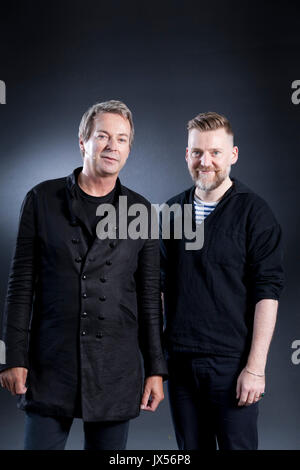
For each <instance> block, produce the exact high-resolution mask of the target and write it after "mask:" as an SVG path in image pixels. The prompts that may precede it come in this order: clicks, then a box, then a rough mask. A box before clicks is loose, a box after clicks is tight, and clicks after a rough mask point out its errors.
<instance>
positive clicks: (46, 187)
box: [29, 177, 67, 196]
mask: <svg viewBox="0 0 300 470" xmlns="http://www.w3.org/2000/svg"><path fill="white" fill-rule="evenodd" d="M66 182H67V178H66V177H62V178H55V179H50V180H45V181H41V182H40V183H38V184H36V185H35V186H33V187H32V188H31V189H30V191H29V192H30V193H32V194H33V195H37V196H39V195H42V194H46V193H51V192H53V191H57V190H58V189H61V188H64V187H65V186H66Z"/></svg>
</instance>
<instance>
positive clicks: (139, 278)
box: [1, 168, 167, 421]
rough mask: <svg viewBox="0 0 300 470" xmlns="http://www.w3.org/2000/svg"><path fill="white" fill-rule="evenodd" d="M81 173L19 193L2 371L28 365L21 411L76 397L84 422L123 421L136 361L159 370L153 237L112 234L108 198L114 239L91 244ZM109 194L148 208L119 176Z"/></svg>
mask: <svg viewBox="0 0 300 470" xmlns="http://www.w3.org/2000/svg"><path fill="white" fill-rule="evenodd" d="M80 171H81V168H77V169H76V170H74V172H73V173H72V174H71V175H69V176H68V177H64V178H59V179H54V180H48V181H44V182H42V183H40V184H38V185H37V186H35V187H34V188H32V189H31V190H30V191H29V192H28V193H27V195H26V197H25V199H24V201H23V204H22V208H21V214H20V220H19V229H18V235H17V242H16V248H15V253H14V256H13V260H12V265H11V270H10V276H9V282H8V290H7V298H6V303H5V311H4V332H3V339H4V341H5V343H6V364H5V365H3V366H1V369H2V370H3V369H5V368H8V367H17V366H19V367H26V368H27V369H28V376H27V382H26V385H27V387H28V388H27V392H26V393H25V394H24V395H21V396H20V397H19V399H18V407H19V408H21V409H26V410H31V411H37V412H39V413H41V414H45V415H50V416H51V415H61V416H76V400H77V399H78V396H79V399H80V400H81V412H82V419H83V420H84V421H116V420H125V419H130V418H134V417H136V416H137V415H138V414H139V410H140V400H141V396H142V392H143V366H144V373H145V376H151V375H163V376H164V375H166V373H167V370H166V365H165V361H164V358H163V352H162V347H161V334H162V316H161V303H160V279H159V276H160V275H159V247H158V240H156V239H151V238H150V237H149V238H147V239H142V238H139V239H136V240H133V239H130V238H127V239H120V237H119V236H118V235H119V217H118V216H119V205H118V202H116V209H117V210H116V212H117V214H116V215H117V217H116V225H115V227H114V230H115V233H116V235H115V239H114V238H112V237H110V238H109V239H106V240H100V239H99V238H97V237H95V239H94V240H93V243H92V245H91V246H90V245H89V244H88V238H89V237H90V236H91V233H89V230H90V228H89V224H88V223H87V220H86V219H85V217H86V215H85V213H84V211H83V210H82V207H81V204H80V199H79V198H78V195H77V192H76V190H75V188H76V184H75V183H76V178H77V176H78V174H79V173H80ZM116 194H117V195H120V196H127V204H128V207H130V206H131V205H132V204H136V203H140V204H143V205H144V206H146V207H147V211H148V213H149V215H150V203H149V202H148V201H147V200H146V199H144V198H143V197H142V196H140V195H139V194H137V193H135V192H133V191H131V190H129V189H128V188H126V187H125V186H123V185H121V183H120V181H119V179H118V180H117V183H116ZM117 201H118V198H117ZM123 215H124V214H123ZM149 220H150V217H149ZM129 222H130V219H128V223H129Z"/></svg>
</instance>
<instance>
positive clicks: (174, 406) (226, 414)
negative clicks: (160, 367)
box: [168, 353, 258, 450]
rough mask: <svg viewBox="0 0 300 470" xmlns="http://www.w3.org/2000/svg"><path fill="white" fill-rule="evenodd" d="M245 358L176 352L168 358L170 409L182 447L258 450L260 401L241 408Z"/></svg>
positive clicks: (180, 447)
mask: <svg viewBox="0 0 300 470" xmlns="http://www.w3.org/2000/svg"><path fill="white" fill-rule="evenodd" d="M244 365H245V363H244V360H243V359H239V358H232V357H221V356H208V355H202V354H194V353H193V354H189V353H176V354H173V355H172V356H171V357H170V358H169V360H168V367H169V379H168V391H169V399H170V406H171V414H172V419H173V424H174V428H175V434H176V439H177V444H178V448H179V449H180V450H195V449H198V450H216V448H217V444H218V448H219V449H231V450H233V449H234V450H238V449H239V450H242V449H248V450H255V449H257V445H258V438H257V417H258V403H254V404H252V405H249V406H242V407H238V406H237V403H238V400H237V399H236V383H237V378H238V376H239V374H240V372H241V370H242V368H243V367H244Z"/></svg>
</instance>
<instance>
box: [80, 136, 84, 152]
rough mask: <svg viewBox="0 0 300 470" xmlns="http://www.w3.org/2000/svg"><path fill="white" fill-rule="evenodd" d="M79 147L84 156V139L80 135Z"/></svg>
mask: <svg viewBox="0 0 300 470" xmlns="http://www.w3.org/2000/svg"><path fill="white" fill-rule="evenodd" d="M79 148H80V150H81V153H82V156H84V152H85V149H84V141H83V139H82V137H79Z"/></svg>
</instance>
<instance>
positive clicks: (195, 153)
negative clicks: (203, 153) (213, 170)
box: [192, 150, 200, 158]
mask: <svg viewBox="0 0 300 470" xmlns="http://www.w3.org/2000/svg"><path fill="white" fill-rule="evenodd" d="M199 156H200V152H199V150H193V152H192V157H193V158H197V157H199Z"/></svg>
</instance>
